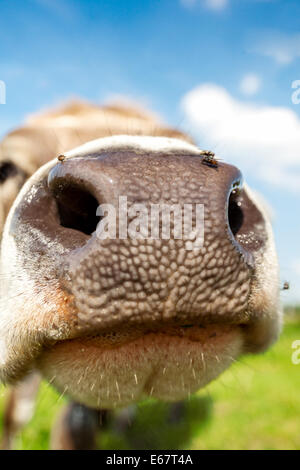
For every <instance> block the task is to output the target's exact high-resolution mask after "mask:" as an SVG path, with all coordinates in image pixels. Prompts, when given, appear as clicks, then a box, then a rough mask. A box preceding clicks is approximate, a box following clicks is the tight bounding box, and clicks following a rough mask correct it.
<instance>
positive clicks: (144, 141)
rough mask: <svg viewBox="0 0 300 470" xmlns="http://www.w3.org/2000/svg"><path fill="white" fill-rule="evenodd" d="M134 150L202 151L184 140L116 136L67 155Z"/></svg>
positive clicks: (87, 144) (96, 141)
mask: <svg viewBox="0 0 300 470" xmlns="http://www.w3.org/2000/svg"><path fill="white" fill-rule="evenodd" d="M125 149H128V150H132V151H133V152H135V153H144V152H151V153H153V152H154V153H155V152H163V153H166V152H167V153H182V152H183V153H187V152H188V153H192V154H194V155H200V154H201V150H200V149H198V147H196V146H195V145H193V144H189V143H188V142H185V141H184V140H180V139H174V138H168V137H147V136H146V137H145V136H132V135H116V136H112V137H102V138H100V139H95V140H92V141H90V142H87V143H86V144H83V145H81V146H80V147H76V148H75V149H73V150H70V151H69V152H66V153H65V156H66V157H68V158H71V157H79V156H84V155H86V156H88V155H91V154H95V153H97V152H99V153H100V152H102V151H107V150H110V151H117V150H125Z"/></svg>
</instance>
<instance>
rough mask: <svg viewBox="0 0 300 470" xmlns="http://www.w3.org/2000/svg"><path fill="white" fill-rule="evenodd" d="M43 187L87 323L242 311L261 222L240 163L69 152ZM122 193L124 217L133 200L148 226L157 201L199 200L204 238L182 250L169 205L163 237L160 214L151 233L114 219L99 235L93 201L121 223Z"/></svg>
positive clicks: (259, 241)
mask: <svg viewBox="0 0 300 470" xmlns="http://www.w3.org/2000/svg"><path fill="white" fill-rule="evenodd" d="M48 187H49V189H50V192H51V195H52V198H53V199H54V200H55V204H56V222H55V223H56V224H57V230H56V233H60V240H61V242H62V244H64V243H65V244H66V246H68V251H67V253H66V255H65V256H64V258H63V259H62V260H61V264H62V266H63V270H62V271H63V273H64V274H63V276H64V277H65V279H64V282H65V286H66V289H67V290H69V291H70V292H71V293H72V296H73V297H74V299H75V303H76V306H77V308H78V310H79V312H80V314H81V315H82V318H84V321H86V322H87V323H89V325H91V324H92V323H93V322H91V318H93V319H94V320H95V319H96V320H95V321H97V322H98V323H100V324H101V325H103V327H106V326H107V327H111V326H112V324H114V322H115V321H117V322H119V321H120V320H122V321H125V319H128V320H134V321H138V322H141V321H142V322H147V321H152V320H155V319H157V318H161V317H162V316H165V317H166V318H167V317H172V318H173V317H174V318H175V317H177V316H180V318H181V321H183V322H184V321H187V322H188V323H189V322H190V321H191V317H193V316H194V317H197V316H199V315H202V314H204V313H205V315H206V314H211V315H212V314H213V315H221V314H222V315H226V314H228V315H235V316H237V315H238V313H239V312H243V311H245V309H246V305H247V301H248V297H249V292H250V280H251V270H252V268H253V263H254V256H253V254H254V252H255V251H256V250H259V249H261V247H262V245H263V244H264V241H265V227H264V221H263V217H262V215H261V214H260V212H259V211H258V209H257V208H256V206H255V205H254V204H253V203H252V202H251V200H250V198H249V197H248V195H247V192H246V191H245V190H244V189H243V188H242V177H241V173H240V172H239V170H238V169H237V168H235V167H233V166H231V165H227V164H225V163H218V164H217V165H209V164H206V162H205V161H204V160H203V159H202V158H201V157H195V156H187V155H184V156H178V155H165V156H158V155H138V156H136V155H135V154H130V153H123V154H121V155H120V154H118V155H115V154H114V155H109V156H107V155H105V156H93V157H90V158H89V157H86V158H71V159H68V160H66V161H64V162H61V163H58V164H57V165H56V166H55V167H54V168H53V169H52V170H51V171H50V173H49V176H48ZM120 197H126V201H127V210H128V214H129V216H128V218H127V221H126V222H127V224H130V223H132V222H134V219H135V218H136V216H137V213H135V215H133V214H132V213H131V212H130V211H131V209H132V207H133V205H134V204H136V203H139V204H143V205H144V206H145V208H146V210H148V211H149V212H148V215H149V218H148V219H147V221H148V222H147V224H148V225H147V227H148V228H149V230H150V228H151V223H152V221H151V220H150V218H151V214H152V213H151V209H152V207H153V206H154V205H156V206H157V205H161V204H164V205H168V204H169V205H171V206H172V207H173V208H174V205H177V206H178V205H179V206H180V207H181V208H182V209H184V207H186V205H192V206H193V205H199V206H202V207H203V208H204V212H203V213H204V238H203V244H202V246H201V247H200V248H199V246H197V249H187V244H186V243H185V240H184V237H181V238H180V237H176V236H175V234H174V224H175V221H176V220H175V212H174V213H173V215H172V214H171V215H170V217H171V224H170V225H171V232H170V237H169V239H168V238H167V237H164V236H162V231H161V227H162V225H163V220H162V219H159V220H160V221H159V233H156V236H155V237H152V234H151V232H148V236H145V235H144V234H143V233H142V230H140V232H139V234H138V236H136V237H132V235H130V234H129V231H128V232H126V234H127V236H125V237H124V236H122V237H120V236H118V235H119V232H118V228H117V230H116V232H115V237H107V238H105V239H99V237H98V236H97V233H98V231H97V230H96V229H97V225H98V223H99V216H97V207H98V206H99V205H100V204H110V205H111V206H113V207H114V208H115V209H116V210H115V214H116V223H117V224H118V222H119V219H118V218H119V210H118V209H119V201H120ZM160 207H161V206H160ZM171 211H172V208H171ZM128 214H127V215H128ZM176 214H177V215H176V217H177V216H178V213H176ZM45 219H47V214H46V213H45ZM181 220H184V214H183V218H182V219H181ZM45 223H47V222H45ZM51 223H53V220H52V221H51ZM135 228H136V229H137V224H135ZM137 231H138V229H137ZM52 233H53V229H52ZM71 241H72V242H71ZM70 248H71V249H70ZM192 248H193V247H192Z"/></svg>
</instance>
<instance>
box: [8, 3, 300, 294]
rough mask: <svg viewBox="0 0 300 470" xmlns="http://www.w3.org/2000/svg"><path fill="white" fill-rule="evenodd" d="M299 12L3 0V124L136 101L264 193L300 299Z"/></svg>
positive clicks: (297, 7)
mask: <svg viewBox="0 0 300 470" xmlns="http://www.w3.org/2000/svg"><path fill="white" fill-rule="evenodd" d="M299 18H300V1H299V0H293V1H292V0H136V1H132V0H124V1H116V0H107V1H99V0H98V1H89V0H85V1H83V0H69V1H67V0H9V1H3V0H2V1H1V2H0V80H3V81H4V82H5V83H6V104H5V105H0V135H3V134H4V133H5V132H6V131H7V130H9V129H11V128H12V127H14V126H16V125H18V124H20V123H21V122H22V120H23V118H24V117H25V116H26V114H28V113H31V112H33V111H37V110H39V109H40V108H41V107H46V106H49V105H53V104H56V103H57V102H59V101H60V100H62V99H66V98H67V97H72V96H80V97H83V98H86V99H90V100H93V101H98V102H103V101H106V100H108V99H109V98H110V97H115V96H119V95H122V96H127V97H129V98H131V99H135V100H138V101H139V102H141V103H144V104H145V105H146V106H149V107H150V108H151V109H152V110H154V111H156V112H158V113H159V114H160V115H161V116H162V117H163V118H164V119H165V120H166V121H167V122H169V123H170V124H173V125H176V126H180V127H182V128H184V129H185V130H187V131H188V132H190V133H192V135H193V136H194V138H195V139H196V141H197V143H198V144H199V145H200V146H202V147H204V148H206V147H208V148H211V149H213V150H215V151H216V152H217V154H218V156H219V157H221V158H223V159H224V160H226V161H229V162H233V163H235V164H237V165H238V166H239V167H240V168H241V170H242V171H243V173H244V176H245V179H246V180H247V181H248V182H249V183H250V184H251V185H252V187H254V188H255V189H257V190H258V191H260V192H261V193H262V194H263V195H264V197H265V198H266V199H267V200H268V201H269V203H270V204H271V206H272V209H273V212H274V229H275V236H276V242H277V246H278V251H279V256H280V263H281V272H282V280H289V281H290V282H291V290H290V291H289V292H285V293H283V295H282V297H283V301H284V302H295V301H300V249H299V245H300V243H299V239H300V217H299V207H300V104H294V103H293V102H292V93H293V91H294V90H293V89H292V88H291V85H292V82H293V81H295V80H300V67H299V65H300V30H299V24H300V21H299ZM299 97H300V94H299ZM225 124H226V125H225Z"/></svg>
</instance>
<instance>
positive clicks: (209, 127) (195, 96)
mask: <svg viewBox="0 0 300 470" xmlns="http://www.w3.org/2000/svg"><path fill="white" fill-rule="evenodd" d="M182 104H183V109H184V112H185V114H186V117H187V122H188V124H189V126H190V127H191V128H192V130H193V131H195V134H196V135H198V136H199V139H198V142H199V144H200V146H201V147H203V148H206V147H208V148H210V149H213V150H216V151H217V153H219V155H220V157H221V158H224V159H226V160H228V161H230V162H232V163H235V164H237V165H238V166H240V167H241V168H242V169H243V170H244V171H245V170H247V171H249V172H250V173H252V174H253V175H254V176H256V177H258V178H260V179H261V180H263V181H265V182H268V183H270V184H273V185H275V186H281V187H285V188H287V189H289V190H292V191H296V192H300V156H299V149H300V119H299V117H298V116H297V114H296V113H295V112H294V111H292V110H290V109H288V108H284V107H273V106H261V105H260V106H259V105H254V104H249V103H243V102H241V101H238V100H236V99H234V98H233V97H232V96H231V95H230V94H229V93H228V92H227V91H226V90H225V89H224V88H222V87H219V86H216V85H214V84H203V85H200V86H199V87H197V88H195V89H193V90H191V91H190V92H189V93H187V94H186V95H185V96H184V98H183V101H182ZM216 147H217V148H216Z"/></svg>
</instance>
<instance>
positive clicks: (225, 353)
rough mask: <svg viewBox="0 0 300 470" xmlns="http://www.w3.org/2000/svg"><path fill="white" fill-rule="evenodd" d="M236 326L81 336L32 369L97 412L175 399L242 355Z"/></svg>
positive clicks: (46, 351)
mask: <svg viewBox="0 0 300 470" xmlns="http://www.w3.org/2000/svg"><path fill="white" fill-rule="evenodd" d="M243 341H244V340H243V332H242V328H241V327H240V326H239V325H221V324H210V325H206V326H203V327H202V326H195V325H191V324H190V325H183V326H174V325H166V326H165V327H163V328H160V329H158V328H150V329H149V328H147V329H144V328H129V329H123V330H122V329H121V330H118V331H111V332H107V333H104V334H99V335H96V336H84V337H80V338H75V339H72V340H66V341H61V342H58V343H56V344H55V345H54V346H52V347H49V348H46V349H44V350H43V352H42V353H41V355H40V357H39V359H38V360H37V366H38V368H39V369H40V370H41V371H42V373H43V374H44V375H46V377H47V378H48V380H50V381H51V382H53V383H54V384H55V386H56V387H57V388H58V389H59V390H60V391H61V392H67V393H68V394H69V395H71V396H72V397H73V398H74V399H75V400H78V401H80V402H82V403H84V404H86V405H88V406H91V407H96V408H114V407H118V406H126V405H128V404H129V403H132V402H135V401H138V400H140V399H142V398H145V397H147V396H151V397H154V398H158V399H161V400H165V401H174V400H180V399H184V398H185V397H187V396H188V395H189V394H191V393H193V392H195V391H196V390H198V389H199V388H202V387H203V386H205V385H206V384H207V383H208V382H210V381H211V380H213V379H214V378H216V377H217V376H218V375H219V374H220V373H222V372H223V371H224V370H225V369H226V368H227V367H228V366H229V365H230V364H231V363H232V362H233V361H234V360H235V359H236V358H237V357H238V356H239V355H240V354H241V353H242V351H243Z"/></svg>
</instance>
